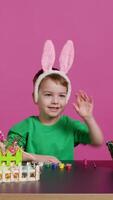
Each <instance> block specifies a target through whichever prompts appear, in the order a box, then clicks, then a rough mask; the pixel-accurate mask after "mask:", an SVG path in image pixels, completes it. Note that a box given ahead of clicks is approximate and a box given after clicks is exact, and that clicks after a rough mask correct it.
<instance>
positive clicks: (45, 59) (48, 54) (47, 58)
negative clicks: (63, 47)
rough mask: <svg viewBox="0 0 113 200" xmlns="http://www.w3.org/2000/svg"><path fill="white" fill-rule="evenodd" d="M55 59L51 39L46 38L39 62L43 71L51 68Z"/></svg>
mask: <svg viewBox="0 0 113 200" xmlns="http://www.w3.org/2000/svg"><path fill="white" fill-rule="evenodd" d="M54 61H55V49H54V45H53V43H52V41H51V40H47V41H46V42H45V45H44V49H43V54H42V59H41V64H42V69H43V70H44V71H49V70H51V69H52V67H53V65H54Z"/></svg>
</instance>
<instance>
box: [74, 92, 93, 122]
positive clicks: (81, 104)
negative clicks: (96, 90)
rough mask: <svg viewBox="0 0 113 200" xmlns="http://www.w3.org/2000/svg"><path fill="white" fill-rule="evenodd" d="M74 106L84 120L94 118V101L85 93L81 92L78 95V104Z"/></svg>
mask: <svg viewBox="0 0 113 200" xmlns="http://www.w3.org/2000/svg"><path fill="white" fill-rule="evenodd" d="M73 106H74V108H75V110H76V112H77V113H78V114H79V115H80V117H82V118H83V119H85V118H87V117H88V118H89V117H92V112H93V100H92V98H91V97H89V96H88V95H87V94H86V93H85V92H84V91H79V92H78V93H77V94H76V102H75V103H73Z"/></svg>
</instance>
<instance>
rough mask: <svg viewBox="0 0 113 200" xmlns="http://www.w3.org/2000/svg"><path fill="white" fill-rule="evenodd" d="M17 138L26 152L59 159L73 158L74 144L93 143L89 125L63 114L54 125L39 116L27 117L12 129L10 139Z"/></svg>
mask: <svg viewBox="0 0 113 200" xmlns="http://www.w3.org/2000/svg"><path fill="white" fill-rule="evenodd" d="M18 138H19V140H18ZM15 139H17V140H18V145H19V146H21V147H23V149H24V150H25V151H26V152H29V153H33V154H40V155H51V156H55V157H57V158H58V159H59V160H73V159H74V146H76V145H78V144H91V139H90V136H89V132H88V127H87V126H86V125H85V124H84V123H81V122H80V121H76V120H74V119H72V118H70V117H68V116H61V118H60V119H59V120H58V121H57V122H56V123H55V124H53V125H44V124H42V123H41V122H40V121H39V118H38V117H37V116H31V117H29V118H26V119H25V120H23V121H21V122H20V123H18V124H16V125H15V126H13V127H12V128H11V129H10V131H9V133H8V141H9V142H13V141H14V140H15Z"/></svg>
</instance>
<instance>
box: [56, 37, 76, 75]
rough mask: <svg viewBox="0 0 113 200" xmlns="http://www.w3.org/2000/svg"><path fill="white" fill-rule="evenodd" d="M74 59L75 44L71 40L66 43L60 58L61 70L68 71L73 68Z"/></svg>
mask: <svg viewBox="0 0 113 200" xmlns="http://www.w3.org/2000/svg"><path fill="white" fill-rule="evenodd" d="M73 60H74V46H73V42H72V41H71V40H68V41H67V43H66V44H65V45H64V47H63V49H62V51H61V55H60V58H59V62H60V70H61V71H63V72H64V73H67V72H68V71H69V69H70V68H71V66H72V64H73Z"/></svg>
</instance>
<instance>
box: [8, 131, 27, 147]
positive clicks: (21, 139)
mask: <svg viewBox="0 0 113 200" xmlns="http://www.w3.org/2000/svg"><path fill="white" fill-rule="evenodd" d="M15 140H16V141H17V143H18V146H20V147H22V148H23V149H25V148H26V141H27V136H26V137H25V136H23V135H22V134H20V133H18V132H14V131H12V130H10V131H9V133H8V136H7V141H8V145H11V144H12V143H13V142H14V141H15Z"/></svg>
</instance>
